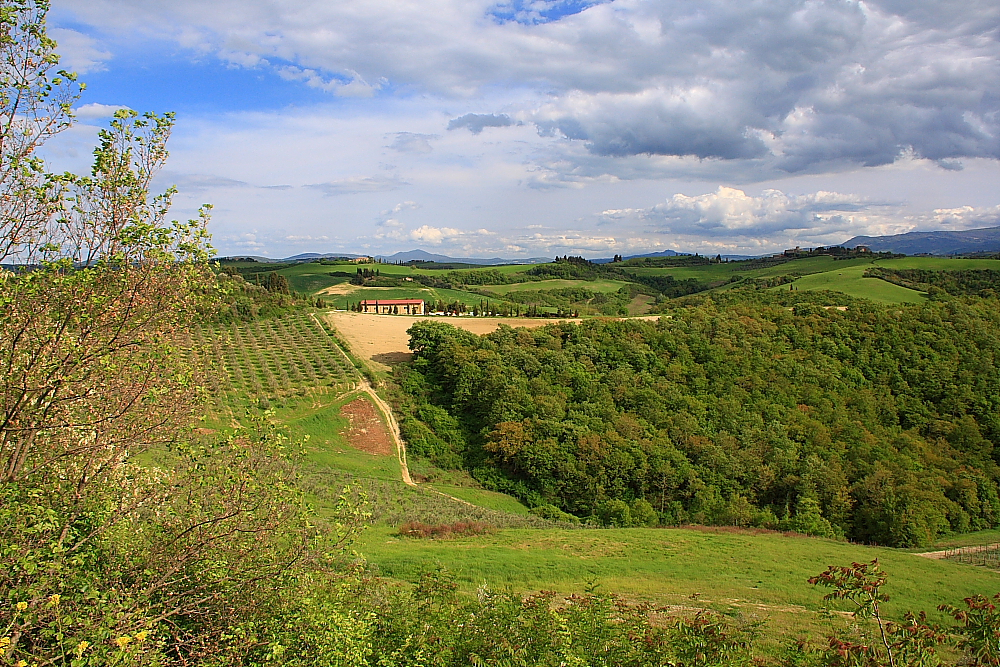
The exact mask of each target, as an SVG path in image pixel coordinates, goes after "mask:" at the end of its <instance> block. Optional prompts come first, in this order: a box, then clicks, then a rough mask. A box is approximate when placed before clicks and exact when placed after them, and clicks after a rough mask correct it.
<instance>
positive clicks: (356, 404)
mask: <svg viewBox="0 0 1000 667" xmlns="http://www.w3.org/2000/svg"><path fill="white" fill-rule="evenodd" d="M340 414H342V415H344V416H345V417H347V418H348V419H349V420H350V422H351V425H350V427H348V429H347V432H346V433H344V436H345V437H346V438H347V441H348V442H349V443H350V444H351V446H352V447H354V448H355V449H360V450H361V451H363V452H365V453H366V454H375V455H377V456H388V455H390V454H394V453H395V451H396V450H395V448H394V447H393V444H392V436H390V435H389V431H388V430H387V429H386V427H385V424H384V423H383V422H382V418H381V417H380V416H379V414H378V411H377V410H376V409H375V406H374V405H372V404H371V401H368V400H366V399H364V398H356V399H354V400H353V401H351V402H350V403H348V404H347V405H345V406H344V407H342V408H341V409H340Z"/></svg>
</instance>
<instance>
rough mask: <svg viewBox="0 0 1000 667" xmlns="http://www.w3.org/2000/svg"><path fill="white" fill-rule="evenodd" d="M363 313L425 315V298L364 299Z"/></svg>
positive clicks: (362, 303)
mask: <svg viewBox="0 0 1000 667" xmlns="http://www.w3.org/2000/svg"><path fill="white" fill-rule="evenodd" d="M359 305H360V307H361V312H362V313H378V314H380V315H423V314H424V300H423V299H376V300H375V301H362V302H361V303H360V304H359Z"/></svg>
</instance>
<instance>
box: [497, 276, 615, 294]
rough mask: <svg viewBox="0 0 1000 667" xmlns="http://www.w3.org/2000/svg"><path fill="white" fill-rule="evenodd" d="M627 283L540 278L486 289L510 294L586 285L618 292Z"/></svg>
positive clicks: (600, 289)
mask: <svg viewBox="0 0 1000 667" xmlns="http://www.w3.org/2000/svg"><path fill="white" fill-rule="evenodd" d="M626 284H628V283H625V282H622V281H620V280H562V279H553V280H538V281H535V282H524V283H511V284H509V285H486V286H485V289H488V290H489V291H491V292H493V293H494V294H510V293H511V292H525V291H528V290H552V289H567V288H571V287H586V288H587V289H589V290H591V291H593V292H617V291H618V290H620V289H621V288H622V287H624V286H625V285H626Z"/></svg>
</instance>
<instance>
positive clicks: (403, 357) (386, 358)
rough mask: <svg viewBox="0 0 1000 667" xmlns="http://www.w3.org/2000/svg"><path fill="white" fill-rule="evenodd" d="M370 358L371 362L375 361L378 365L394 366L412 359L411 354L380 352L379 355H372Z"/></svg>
mask: <svg viewBox="0 0 1000 667" xmlns="http://www.w3.org/2000/svg"><path fill="white" fill-rule="evenodd" d="M371 358H372V361H377V362H378V363H380V364H385V365H386V366H394V365H396V364H399V363H402V362H404V361H409V360H410V359H412V358H413V354H412V353H410V352H382V353H380V354H373V355H372V357H371Z"/></svg>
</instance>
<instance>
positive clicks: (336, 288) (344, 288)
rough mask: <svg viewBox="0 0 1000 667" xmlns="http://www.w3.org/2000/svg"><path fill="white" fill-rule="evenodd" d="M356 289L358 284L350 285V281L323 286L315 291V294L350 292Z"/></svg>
mask: <svg viewBox="0 0 1000 667" xmlns="http://www.w3.org/2000/svg"><path fill="white" fill-rule="evenodd" d="M356 289H358V285H352V284H351V283H338V284H336V285H330V286H329V287H324V288H323V289H321V290H320V291H319V292H317V294H326V295H337V294H350V293H351V292H353V291H354V290H356Z"/></svg>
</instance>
